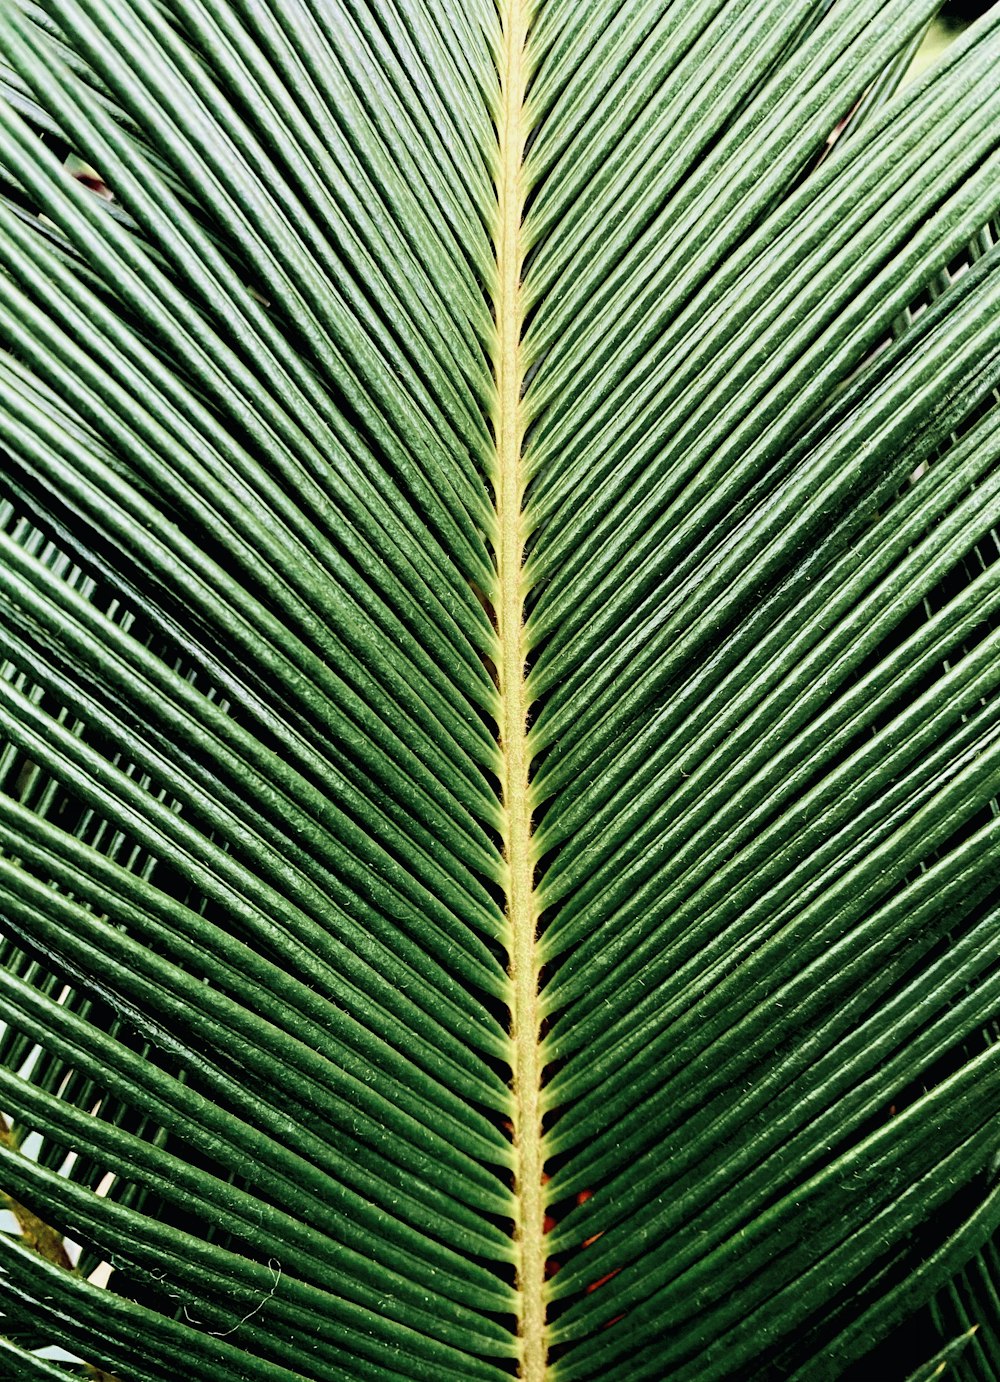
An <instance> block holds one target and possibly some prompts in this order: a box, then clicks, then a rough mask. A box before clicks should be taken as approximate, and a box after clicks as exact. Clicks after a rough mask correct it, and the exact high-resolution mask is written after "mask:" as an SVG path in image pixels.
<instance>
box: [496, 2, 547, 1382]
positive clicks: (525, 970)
mask: <svg viewBox="0 0 1000 1382" xmlns="http://www.w3.org/2000/svg"><path fill="white" fill-rule="evenodd" d="M527 30H528V4H527V2H526V0H508V3H507V4H506V5H505V6H504V10H503V37H504V48H503V52H504V57H503V67H502V70H501V73H500V83H501V89H500V96H501V99H500V119H499V137H500V163H499V177H498V187H497V193H498V232H497V241H496V252H497V298H496V303H495V310H496V319H497V355H496V362H495V367H496V376H497V380H496V382H497V415H496V418H495V422H494V425H495V431H496V443H497V465H496V475H495V492H496V507H497V551H496V558H497V568H498V592H497V603H496V619H497V632H498V637H499V645H500V657H499V667H498V677H499V683H500V706H501V709H500V720H501V722H500V750H501V753H500V757H501V762H502V769H501V771H502V779H503V780H502V784H501V786H502V791H503V807H504V832H503V833H504V858H505V861H506V869H507V880H506V881H507V887H506V893H507V926H508V941H507V944H508V953H509V977H510V1010H511V1042H512V1050H513V1057H512V1064H513V1093H514V1108H515V1112H514V1120H513V1122H514V1154H515V1171H514V1175H515V1184H514V1198H515V1222H514V1238H515V1247H516V1252H517V1324H518V1352H519V1361H520V1376H521V1378H522V1379H524V1382H543V1379H544V1378H545V1375H546V1345H545V1243H544V1218H545V1203H544V1199H543V1189H542V1171H543V1156H542V1136H541V1131H542V1129H541V1119H542V1109H541V1089H540V1086H541V1064H540V1053H539V1007H538V973H539V963H538V955H537V944H536V932H537V927H538V905H537V899H536V896H535V889H534V873H535V853H534V844H533V840H532V821H531V817H532V803H531V788H530V785H529V781H528V773H529V768H530V756H529V750H528V737H527V716H528V696H527V689H526V686H525V675H524V668H525V658H526V655H527V648H526V646H525V638H524V604H525V596H526V594H527V590H526V584H525V579H524V542H525V532H524V522H523V517H522V503H523V498H524V473H523V465H522V447H523V443H524V415H523V410H522V405H521V388H522V384H523V379H524V364H523V360H522V352H521V327H522V322H523V309H522V303H521V269H522V248H521V219H522V212H523V208H524V188H523V185H522V166H523V162H524V145H525V136H526V130H525V127H524V99H525V85H526V71H525V60H524V50H525V42H526V39H527Z"/></svg>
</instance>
